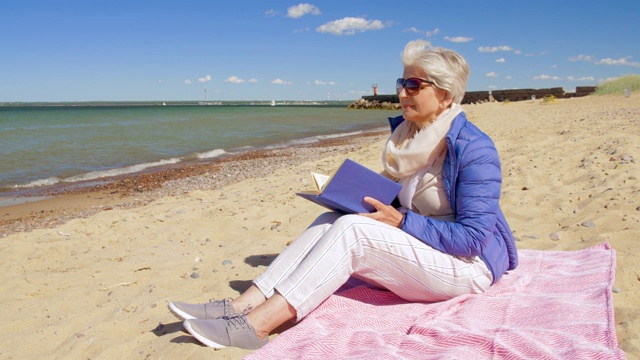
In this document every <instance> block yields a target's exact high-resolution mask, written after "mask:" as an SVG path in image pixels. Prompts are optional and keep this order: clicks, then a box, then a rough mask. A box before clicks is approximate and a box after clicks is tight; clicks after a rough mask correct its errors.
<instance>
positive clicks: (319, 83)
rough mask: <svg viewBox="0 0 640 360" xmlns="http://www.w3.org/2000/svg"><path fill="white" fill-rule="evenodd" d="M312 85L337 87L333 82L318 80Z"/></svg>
mask: <svg viewBox="0 0 640 360" xmlns="http://www.w3.org/2000/svg"><path fill="white" fill-rule="evenodd" d="M313 85H338V83H337V82H335V81H328V82H327V81H320V80H315V81H314V82H313Z"/></svg>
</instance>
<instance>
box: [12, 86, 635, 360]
mask: <svg viewBox="0 0 640 360" xmlns="http://www.w3.org/2000/svg"><path fill="white" fill-rule="evenodd" d="M464 108H465V109H466V111H467V113H468V115H469V118H470V119H471V120H472V121H473V122H474V123H475V124H476V125H478V126H479V127H480V128H481V129H483V130H484V131H485V132H486V133H487V134H489V135H490V136H491V137H492V138H493V139H494V141H495V143H496V146H497V148H498V151H499V153H500V155H501V159H502V167H503V175H504V180H503V189H502V192H503V195H502V199H501V204H502V207H503V211H504V213H505V214H506V217H507V219H508V220H509V222H510V224H511V227H512V229H513V231H514V233H515V236H516V237H517V239H518V242H517V244H518V246H519V248H521V249H540V250H578V249H584V248H587V247H590V246H594V245H596V244H599V243H602V242H609V243H610V244H611V245H612V247H613V248H614V249H615V250H616V252H617V269H616V282H615V285H614V293H613V301H614V307H615V322H616V331H617V336H618V342H619V345H620V348H621V349H622V350H624V351H625V352H626V353H627V355H628V357H629V358H640V311H639V310H640V300H638V299H639V298H640V291H639V289H640V242H639V241H638V239H639V238H640V194H639V192H640V180H639V179H638V178H639V177H640V171H639V169H638V164H637V161H638V160H640V148H639V147H640V131H639V129H640V97H638V96H637V95H633V96H632V97H630V98H624V97H623V96H621V95H620V96H605V97H595V96H589V97H585V98H575V99H566V100H559V101H557V102H555V103H548V104H541V103H540V102H535V103H534V102H531V101H523V102H512V103H508V104H502V103H485V104H479V105H466V106H464ZM354 111H355V110H354ZM358 111H365V110H358ZM366 111H372V110H366ZM381 124H384V119H383V120H381ZM386 137H387V133H384V132H379V133H372V134H368V135H367V136H362V137H361V138H355V139H354V138H349V139H342V140H336V141H333V142H330V143H327V144H323V146H321V147H319V146H316V147H307V148H302V147H301V148H296V149H281V150H273V151H270V152H267V153H260V154H253V155H251V156H246V157H244V158H242V159H235V160H234V161H227V162H224V163H223V164H208V165H206V167H198V166H196V165H194V167H192V168H190V169H187V170H184V169H182V171H181V170H180V169H172V170H171V171H170V172H167V171H165V172H164V173H158V174H147V175H145V177H144V178H143V180H140V179H141V178H135V177H131V178H128V179H124V180H120V181H119V182H118V183H117V184H116V185H113V186H112V187H100V188H93V189H85V190H84V191H80V192H76V193H73V192H69V193H67V194H64V195H60V196H56V197H54V198H52V199H49V200H46V201H44V202H34V203H28V204H23V205H19V206H8V207H2V208H0V215H1V217H0V236H2V237H0V252H1V253H2V254H3V257H4V259H3V261H2V265H0V294H1V295H0V304H1V306H2V310H1V312H0V316H1V318H2V320H3V321H2V323H3V326H2V328H1V329H0V358H3V359H25V358H28V359H34V358H40V359H81V358H85V359H88V358H90V359H125V358H126V359H132V358H134V359H142V358H150V359H178V358H184V359H187V358H188V359H205V358H210V357H216V358H220V359H237V358H240V357H242V356H243V355H245V354H248V353H249V352H248V351H245V350H240V349H234V348H227V349H222V350H213V349H210V348H206V347H204V346H201V345H200V344H199V343H198V342H197V341H195V340H194V339H193V338H192V337H191V336H189V335H188V334H187V333H185V332H184V331H183V329H182V326H181V322H179V321H178V320H177V319H176V318H175V317H173V316H172V315H171V313H170V312H169V311H168V310H167V307H166V304H167V302H168V301H171V300H180V301H188V302H204V301H207V300H208V299H210V298H218V299H221V298H225V297H234V296H237V295H238V294H239V293H241V292H242V291H243V290H245V289H246V288H247V287H248V286H249V285H250V284H251V280H252V279H253V278H255V277H256V276H257V275H258V274H260V273H261V272H262V271H264V269H265V268H266V266H267V265H268V264H269V263H270V262H271V261H272V260H273V258H274V257H275V256H276V255H277V254H278V253H279V252H281V251H282V250H283V249H284V248H285V247H286V246H287V244H288V243H289V242H290V241H292V240H293V239H295V237H296V236H297V235H298V234H299V233H300V232H302V231H303V230H304V229H305V227H306V226H307V225H308V224H309V223H310V222H311V221H312V220H313V219H314V218H315V217H316V216H317V215H319V214H320V213H322V212H323V211H324V210H323V208H321V207H319V206H317V205H315V204H313V203H311V202H308V201H305V200H303V199H301V198H299V197H297V196H296V195H295V192H296V191H298V190H310V189H311V186H312V184H311V177H310V172H311V171H317V172H323V173H331V172H332V171H333V170H334V169H335V168H336V167H337V166H338V165H339V164H340V162H341V161H342V160H343V159H344V158H345V157H350V158H352V159H353V160H356V161H358V162H361V163H362V164H364V165H366V166H368V167H370V168H372V169H375V170H381V165H380V151H381V148H382V145H383V144H384V142H385V140H386ZM167 174H169V175H167ZM177 174H182V175H177ZM185 174H186V175H185ZM150 178H151V180H149V179H150ZM141 181H142V182H141ZM149 184H152V186H151V185H149ZM276 337H277V334H274V335H272V337H271V338H272V339H275V338H276Z"/></svg>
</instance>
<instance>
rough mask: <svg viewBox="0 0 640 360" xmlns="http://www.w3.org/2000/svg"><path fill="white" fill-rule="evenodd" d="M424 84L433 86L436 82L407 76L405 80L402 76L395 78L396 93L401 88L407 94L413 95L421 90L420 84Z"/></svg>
mask: <svg viewBox="0 0 640 360" xmlns="http://www.w3.org/2000/svg"><path fill="white" fill-rule="evenodd" d="M424 84H427V85H433V86H435V85H436V83H434V82H433V81H431V80H426V79H420V78H409V79H406V80H405V79H403V78H400V79H398V80H396V93H398V95H399V94H400V92H401V91H402V89H405V91H406V92H407V95H409V96H415V95H418V94H419V93H420V90H422V85H424Z"/></svg>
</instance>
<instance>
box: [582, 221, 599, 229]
mask: <svg viewBox="0 0 640 360" xmlns="http://www.w3.org/2000/svg"><path fill="white" fill-rule="evenodd" d="M581 225H582V226H584V227H588V228H594V227H597V226H598V225H596V224H595V223H594V222H591V221H583V222H582V224H581Z"/></svg>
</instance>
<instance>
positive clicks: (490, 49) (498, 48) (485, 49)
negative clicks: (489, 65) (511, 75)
mask: <svg viewBox="0 0 640 360" xmlns="http://www.w3.org/2000/svg"><path fill="white" fill-rule="evenodd" d="M478 51H480V52H488V53H494V52H498V51H513V48H512V47H511V46H506V45H502V46H480V47H479V48H478Z"/></svg>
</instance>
